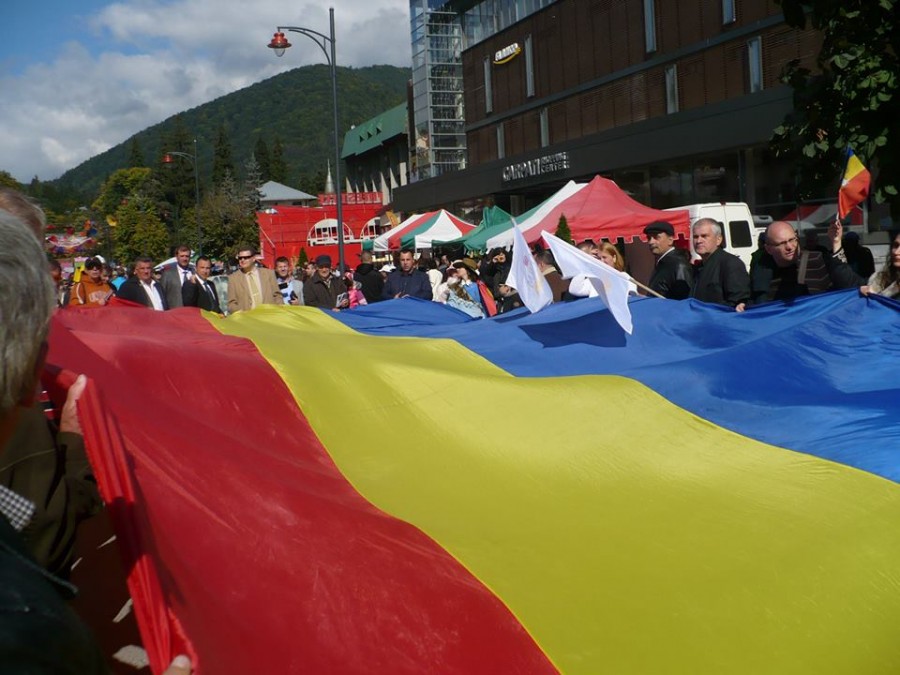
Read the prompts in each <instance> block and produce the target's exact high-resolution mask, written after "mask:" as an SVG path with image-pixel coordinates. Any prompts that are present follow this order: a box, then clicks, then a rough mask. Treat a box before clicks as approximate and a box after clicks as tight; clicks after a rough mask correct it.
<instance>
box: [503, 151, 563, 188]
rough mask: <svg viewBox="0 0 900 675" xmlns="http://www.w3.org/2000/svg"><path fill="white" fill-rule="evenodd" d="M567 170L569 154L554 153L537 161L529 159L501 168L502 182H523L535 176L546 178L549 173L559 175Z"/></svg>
mask: <svg viewBox="0 0 900 675" xmlns="http://www.w3.org/2000/svg"><path fill="white" fill-rule="evenodd" d="M568 168H569V153H568V152H554V153H553V154H552V155H545V156H544V157H538V158H537V159H529V160H528V161H527V162H516V163H515V164H509V165H507V166H505V167H503V182H504V183H511V182H512V181H517V180H523V179H525V178H532V177H536V176H546V175H547V174H550V173H559V172H560V171H566V170H568Z"/></svg>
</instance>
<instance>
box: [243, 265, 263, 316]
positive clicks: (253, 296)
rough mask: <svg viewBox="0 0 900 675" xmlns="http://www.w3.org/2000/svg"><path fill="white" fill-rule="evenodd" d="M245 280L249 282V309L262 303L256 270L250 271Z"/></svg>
mask: <svg viewBox="0 0 900 675" xmlns="http://www.w3.org/2000/svg"><path fill="white" fill-rule="evenodd" d="M248 276H249V277H250V278H249V279H248V280H247V281H249V282H250V309H253V308H254V307H256V306H257V305H261V304H262V291H261V290H260V289H259V279H258V278H257V277H256V272H250V273H249V274H248Z"/></svg>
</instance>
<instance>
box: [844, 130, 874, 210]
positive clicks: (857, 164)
mask: <svg viewBox="0 0 900 675" xmlns="http://www.w3.org/2000/svg"><path fill="white" fill-rule="evenodd" d="M871 181H872V174H870V173H869V170H868V169H867V168H866V167H865V166H864V165H863V163H862V162H861V161H860V159H859V157H857V156H856V153H855V152H853V148H851V147H850V146H847V162H846V165H845V167H844V176H843V178H842V179H841V189H840V191H839V192H838V218H839V219H840V220H843V219H844V218H846V217H847V215H848V214H849V213H850V211H851V210H852V209H853V207H854V206H856V205H857V204H861V203H862V202H863V201H865V199H866V197H868V196H869V184H870V183H871Z"/></svg>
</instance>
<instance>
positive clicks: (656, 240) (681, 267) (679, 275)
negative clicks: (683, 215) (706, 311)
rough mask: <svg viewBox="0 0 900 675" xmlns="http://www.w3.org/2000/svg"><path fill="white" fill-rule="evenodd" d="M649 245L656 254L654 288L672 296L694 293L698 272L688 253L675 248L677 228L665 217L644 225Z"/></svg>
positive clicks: (672, 297) (664, 294)
mask: <svg viewBox="0 0 900 675" xmlns="http://www.w3.org/2000/svg"><path fill="white" fill-rule="evenodd" d="M644 234H646V235H647V245H648V246H649V247H650V250H651V251H652V252H653V255H654V256H655V257H656V267H654V268H653V275H652V276H651V277H650V283H649V284H648V285H649V286H650V289H651V290H654V291H656V292H657V293H659V294H660V295H661V296H663V297H664V298H669V299H670V300H684V299H685V298H687V297H689V296H690V294H691V287H692V286H693V283H694V273H693V271H692V270H691V265H690V263H689V262H688V260H687V258H686V256H685V255H683V254H682V252H681V251H679V250H677V249H676V248H675V228H673V227H672V224H671V223H667V222H665V221H664V220H659V221H656V222H655V223H650V224H649V225H647V227H645V228H644Z"/></svg>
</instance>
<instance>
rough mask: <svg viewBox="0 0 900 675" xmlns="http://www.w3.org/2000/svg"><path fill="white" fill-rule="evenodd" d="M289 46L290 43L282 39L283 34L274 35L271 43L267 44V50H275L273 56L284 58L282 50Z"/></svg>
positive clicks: (284, 38)
mask: <svg viewBox="0 0 900 675" xmlns="http://www.w3.org/2000/svg"><path fill="white" fill-rule="evenodd" d="M290 46H291V43H290V42H288V41H287V38H286V37H284V33H275V35H274V36H273V37H272V41H271V42H270V43H269V49H274V50H275V56H284V50H285V49H287V48H288V47H290Z"/></svg>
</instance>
